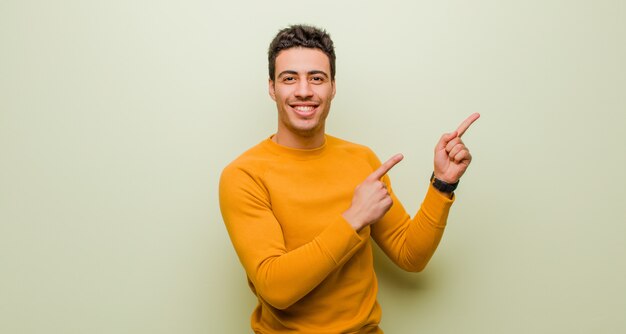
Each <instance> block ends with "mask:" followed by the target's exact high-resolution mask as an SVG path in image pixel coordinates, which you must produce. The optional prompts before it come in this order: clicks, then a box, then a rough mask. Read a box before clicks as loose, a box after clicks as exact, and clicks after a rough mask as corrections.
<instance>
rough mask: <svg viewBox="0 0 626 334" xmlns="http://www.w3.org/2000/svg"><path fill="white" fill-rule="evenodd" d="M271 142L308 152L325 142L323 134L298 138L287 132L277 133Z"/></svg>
mask: <svg viewBox="0 0 626 334" xmlns="http://www.w3.org/2000/svg"><path fill="white" fill-rule="evenodd" d="M272 140H273V141H274V142H275V143H276V144H279V145H282V146H287V147H290V148H295V149H301V150H310V149H315V148H318V147H321V146H322V145H324V142H325V141H326V137H325V136H324V132H320V133H318V134H315V135H312V136H298V135H295V134H292V133H289V132H287V131H280V129H278V131H277V132H276V134H275V135H274V137H272Z"/></svg>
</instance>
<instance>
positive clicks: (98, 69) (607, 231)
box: [0, 0, 626, 334]
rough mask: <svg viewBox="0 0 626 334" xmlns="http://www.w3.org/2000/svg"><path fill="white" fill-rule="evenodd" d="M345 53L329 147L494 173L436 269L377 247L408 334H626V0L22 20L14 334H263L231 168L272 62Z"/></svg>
mask: <svg viewBox="0 0 626 334" xmlns="http://www.w3.org/2000/svg"><path fill="white" fill-rule="evenodd" d="M293 23H310V24H315V25H318V26H321V27H324V28H326V29H327V30H328V31H329V32H330V33H331V35H332V36H333V38H334V40H335V44H336V51H337V55H338V61H337V68H338V71H337V85H338V88H337V97H336V99H335V101H334V104H333V108H332V111H331V116H330V118H329V126H328V129H327V130H328V132H329V133H331V134H333V135H335V136H338V137H341V138H345V139H348V140H351V141H355V142H359V143H362V144H365V145H368V146H370V147H371V148H372V149H374V151H375V152H377V154H378V155H379V156H380V158H381V159H386V158H388V157H389V156H391V155H392V154H394V153H396V152H402V153H404V154H405V156H406V159H405V161H403V162H402V163H401V164H400V165H398V166H396V168H394V170H393V171H392V172H391V177H392V181H393V183H394V188H395V189H396V192H397V193H398V195H399V197H400V199H401V200H402V201H403V203H404V204H405V206H406V207H407V209H408V210H409V211H411V212H414V211H415V210H416V209H417V208H418V207H419V204H420V202H421V200H422V198H423V196H424V193H425V191H426V186H427V180H428V177H429V176H430V173H431V171H432V150H433V147H434V145H435V143H436V141H437V140H438V138H439V136H440V135H441V134H442V133H443V132H446V131H451V130H454V129H455V128H456V126H457V125H458V124H459V123H460V122H461V121H462V120H463V119H464V118H465V117H467V116H468V115H469V114H471V113H473V112H480V113H481V114H482V118H481V119H480V120H479V121H478V122H477V123H475V124H474V126H473V127H472V128H471V129H470V130H469V132H468V133H467V134H466V136H465V137H464V138H465V141H466V144H467V145H468V146H469V147H470V149H471V150H472V153H473V155H474V159H475V160H474V162H473V163H472V166H471V167H470V170H469V171H468V173H467V174H466V176H465V177H464V178H463V180H462V182H461V185H460V188H459V190H458V192H457V196H458V198H457V202H456V203H455V204H454V206H453V209H452V212H451V215H450V219H449V225H448V229H447V232H446V235H445V236H444V239H443V241H442V243H441V245H440V248H439V250H438V252H437V253H436V254H435V256H434V258H433V259H432V261H431V263H430V264H429V266H428V267H427V268H426V270H425V271H424V272H423V273H420V274H409V273H404V272H401V271H400V270H399V269H397V268H395V267H394V266H393V265H392V264H391V263H390V262H389V261H388V260H387V259H386V258H385V257H384V256H381V255H380V253H379V252H378V251H377V254H376V269H377V273H378V276H379V279H380V293H379V300H380V303H381V304H382V306H383V322H382V327H383V329H385V331H386V332H387V333H445V334H448V333H568V334H569V333H624V332H626V320H625V319H626V318H624V314H626V261H625V259H624V255H625V254H626V209H625V208H624V205H625V203H624V200H625V199H626V190H625V189H626V178H625V176H624V170H625V167H624V166H625V165H626V149H625V147H626V140H625V139H624V130H625V127H626V60H625V59H626V42H625V41H626V4H625V2H624V1H621V0H615V1H610V0H596V1H591V0H589V1H565V0H544V1H534V0H531V1H488V0H477V1H460V0H457V1H384V2H383V1H379V2H368V1H306V2H299V1H249V2H243V1H186V0H184V1H146V0H142V1H120V0H114V1H89V0H85V1H77V0H74V1H72V0H64V1H36V0H3V1H1V2H0V332H1V333H7V334H16V333H63V334H70V333H90V334H99V333H133V334H143V333H145V334H157V333H190V334H196V333H197V334H199V333H249V332H250V329H249V315H250V313H251V311H252V308H253V307H254V305H255V299H254V298H253V296H252V294H251V293H250V291H249V289H248V287H247V285H246V280H245V274H244V272H243V270H242V268H241V266H240V264H239V262H238V260H237V258H236V255H235V252H234V251H233V249H232V246H231V244H230V240H229V239H228V235H227V233H226V230H225V228H224V225H223V223H222V220H221V216H220V213H219V208H218V199H217V182H218V178H219V174H220V171H221V170H222V168H223V167H224V166H225V165H226V164H227V163H228V162H230V161H231V160H232V159H234V158H235V157H236V156H237V155H239V154H240V153H241V152H243V151H244V150H245V149H247V148H248V147H250V146H252V145H254V144H256V143H257V142H259V141H261V140H262V139H264V138H266V137H268V136H269V135H271V134H272V133H273V132H274V131H275V126H276V110H275V106H274V104H273V103H272V101H271V100H270V98H269V96H268V95H267V63H266V62H267V60H266V50H267V46H268V44H269V42H270V40H271V38H272V37H273V36H274V34H275V33H276V32H277V31H278V30H279V29H280V28H283V27H285V26H287V25H288V24H293Z"/></svg>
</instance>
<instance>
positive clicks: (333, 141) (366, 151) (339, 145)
mask: <svg viewBox="0 0 626 334" xmlns="http://www.w3.org/2000/svg"><path fill="white" fill-rule="evenodd" d="M326 137H327V140H328V145H329V147H332V148H333V149H336V150H340V151H342V153H345V154H348V155H351V156H354V157H355V158H358V159H363V160H366V161H367V163H368V164H370V165H371V166H372V167H374V168H378V166H379V165H380V160H379V159H378V156H376V153H374V151H372V149H370V148H369V147H367V146H365V145H362V144H357V143H353V142H350V141H347V140H345V139H341V138H337V137H333V136H329V135H327V136H326Z"/></svg>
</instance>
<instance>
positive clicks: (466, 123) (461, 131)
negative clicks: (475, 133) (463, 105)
mask: <svg viewBox="0 0 626 334" xmlns="http://www.w3.org/2000/svg"><path fill="white" fill-rule="evenodd" d="M479 117H480V114H479V113H473V114H471V115H470V117H468V118H467V119H465V120H464V121H463V123H461V125H459V127H458V128H457V129H456V132H457V133H458V137H459V138H460V137H461V136H462V135H463V134H464V133H465V131H467V129H469V127H470V125H472V123H474V122H475V121H476V120H477V119H478V118H479Z"/></svg>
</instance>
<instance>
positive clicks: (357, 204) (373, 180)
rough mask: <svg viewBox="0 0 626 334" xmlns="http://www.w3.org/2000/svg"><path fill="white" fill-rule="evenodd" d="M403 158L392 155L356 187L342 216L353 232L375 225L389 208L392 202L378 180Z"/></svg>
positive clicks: (399, 155)
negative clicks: (350, 203)
mask: <svg viewBox="0 0 626 334" xmlns="http://www.w3.org/2000/svg"><path fill="white" fill-rule="evenodd" d="M403 158H404V156H402V154H396V155H394V156H393V157H391V159H389V160H387V161H386V162H385V163H383V164H382V165H380V167H378V169H377V170H375V171H374V172H373V173H372V174H370V175H369V176H368V177H367V178H365V181H363V182H362V183H361V184H359V185H358V186H357V187H356V189H355V190H354V195H353V196H352V205H351V206H350V208H349V209H348V210H346V211H345V212H344V213H343V214H342V215H343V217H344V218H345V219H346V220H347V221H348V223H350V225H352V227H353V228H354V229H355V230H357V231H359V230H360V229H362V228H363V227H365V226H368V225H371V224H374V223H376V222H377V221H378V220H379V219H380V218H382V217H383V216H384V215H385V213H387V211H388V210H389V208H391V205H392V204H393V201H392V199H391V196H389V192H388V191H387V186H386V185H385V184H384V183H383V182H382V181H381V180H380V179H381V178H382V177H383V176H385V174H387V172H389V170H390V169H391V168H392V167H393V166H395V165H396V164H397V163H398V162H400V161H401V160H402V159H403Z"/></svg>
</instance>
